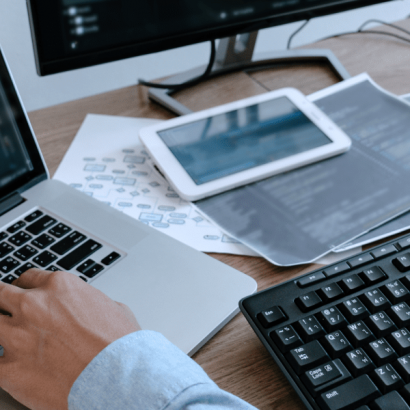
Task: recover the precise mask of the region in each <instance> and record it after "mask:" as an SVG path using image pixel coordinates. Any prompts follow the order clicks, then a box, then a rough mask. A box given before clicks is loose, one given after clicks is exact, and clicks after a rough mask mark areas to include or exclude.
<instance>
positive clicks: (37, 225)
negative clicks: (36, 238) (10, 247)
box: [26, 215, 57, 235]
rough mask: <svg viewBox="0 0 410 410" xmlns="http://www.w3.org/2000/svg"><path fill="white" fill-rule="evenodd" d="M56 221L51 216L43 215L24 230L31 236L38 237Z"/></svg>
mask: <svg viewBox="0 0 410 410" xmlns="http://www.w3.org/2000/svg"><path fill="white" fill-rule="evenodd" d="M55 223H57V221H56V220H55V219H54V218H52V217H51V216H48V215H44V216H43V217H42V218H40V219H39V220H37V221H36V222H34V223H32V224H31V225H29V226H28V227H27V228H26V231H28V232H30V233H31V234H33V235H40V234H41V232H43V231H45V230H46V229H48V228H51V227H52V226H53V225H54V224H55Z"/></svg>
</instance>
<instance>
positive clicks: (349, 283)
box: [339, 275, 365, 293]
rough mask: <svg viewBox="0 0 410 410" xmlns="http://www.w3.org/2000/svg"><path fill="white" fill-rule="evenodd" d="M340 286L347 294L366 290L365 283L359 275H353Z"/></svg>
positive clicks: (341, 282) (342, 281)
mask: <svg viewBox="0 0 410 410" xmlns="http://www.w3.org/2000/svg"><path fill="white" fill-rule="evenodd" d="M339 285H340V287H341V288H342V289H343V290H344V291H345V292H346V293H353V292H356V291H358V290H360V289H362V288H364V286H365V283H364V282H363V280H362V279H360V277H359V275H351V276H349V277H347V278H345V279H343V280H341V281H340V282H339Z"/></svg>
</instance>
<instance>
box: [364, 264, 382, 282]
mask: <svg viewBox="0 0 410 410" xmlns="http://www.w3.org/2000/svg"><path fill="white" fill-rule="evenodd" d="M360 276H361V278H362V279H363V280H364V281H365V283H366V285H373V284H375V283H377V282H380V281H381V280H384V279H386V274H385V273H384V272H383V271H382V270H381V269H380V268H379V267H378V266H373V267H372V268H369V269H365V270H364V271H363V272H362V273H361V274H360Z"/></svg>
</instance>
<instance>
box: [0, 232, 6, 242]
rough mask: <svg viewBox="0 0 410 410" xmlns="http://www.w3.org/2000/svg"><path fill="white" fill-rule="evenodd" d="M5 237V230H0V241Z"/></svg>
mask: <svg viewBox="0 0 410 410" xmlns="http://www.w3.org/2000/svg"><path fill="white" fill-rule="evenodd" d="M7 237H8V235H7V234H6V232H0V241H3V240H4V239H6V238H7Z"/></svg>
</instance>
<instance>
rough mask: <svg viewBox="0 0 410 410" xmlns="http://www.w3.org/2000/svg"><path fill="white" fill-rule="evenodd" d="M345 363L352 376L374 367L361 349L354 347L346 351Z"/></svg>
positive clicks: (366, 371)
mask: <svg viewBox="0 0 410 410" xmlns="http://www.w3.org/2000/svg"><path fill="white" fill-rule="evenodd" d="M345 364H346V366H347V368H348V369H349V371H350V373H352V375H353V376H354V377H358V376H360V375H362V374H364V373H368V372H369V371H371V370H373V369H375V368H376V366H375V365H374V363H373V362H372V361H371V360H370V358H369V356H367V354H366V353H365V352H364V350H363V349H356V350H353V351H351V352H349V353H347V354H346V356H345Z"/></svg>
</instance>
